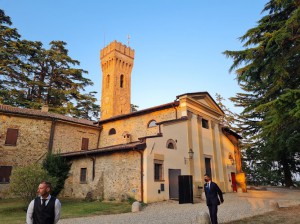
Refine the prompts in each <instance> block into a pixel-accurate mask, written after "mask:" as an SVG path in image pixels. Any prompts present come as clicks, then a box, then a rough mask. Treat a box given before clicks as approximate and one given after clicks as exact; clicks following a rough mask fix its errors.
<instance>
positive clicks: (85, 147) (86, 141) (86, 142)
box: [81, 138, 89, 150]
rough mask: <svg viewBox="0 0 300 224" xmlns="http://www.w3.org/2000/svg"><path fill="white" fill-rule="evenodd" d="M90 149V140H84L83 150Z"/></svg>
mask: <svg viewBox="0 0 300 224" xmlns="http://www.w3.org/2000/svg"><path fill="white" fill-rule="evenodd" d="M88 149H89V139H88V138H82V144H81V150H88Z"/></svg>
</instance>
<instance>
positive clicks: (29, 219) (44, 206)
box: [26, 181, 61, 224]
mask: <svg viewBox="0 0 300 224" xmlns="http://www.w3.org/2000/svg"><path fill="white" fill-rule="evenodd" d="M50 191H51V183H49V182H46V181H42V182H41V183H40V185H39V187H38V190H37V193H38V194H39V196H38V197H36V198H35V199H33V200H32V201H31V202H30V204H29V206H28V209H27V215H26V223H27V224H56V223H57V222H58V220H59V218H60V210H61V204H60V201H59V200H58V199H57V198H55V197H53V196H51V195H50Z"/></svg>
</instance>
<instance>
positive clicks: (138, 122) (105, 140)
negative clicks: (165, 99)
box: [100, 108, 176, 148]
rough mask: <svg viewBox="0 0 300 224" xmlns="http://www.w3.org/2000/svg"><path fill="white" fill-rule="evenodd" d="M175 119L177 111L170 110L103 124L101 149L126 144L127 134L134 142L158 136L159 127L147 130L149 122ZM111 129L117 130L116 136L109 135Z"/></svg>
mask: <svg viewBox="0 0 300 224" xmlns="http://www.w3.org/2000/svg"><path fill="white" fill-rule="evenodd" d="M175 118H176V115H175V110H174V109H173V108H169V109H164V110H160V111H155V112H152V113H149V114H144V115H140V116H137V117H130V118H127V119H124V120H117V121H113V122H109V123H105V124H103V130H102V132H101V142H100V148H101V147H105V146H111V145H118V144H124V143H126V139H124V136H123V134H124V133H125V132H127V133H129V134H130V135H131V141H132V142H134V141H138V138H141V137H145V136H150V135H156V134H158V133H159V129H158V126H156V127H151V128H147V125H148V123H149V121H151V120H156V122H161V121H166V120H172V119H175ZM111 128H114V129H115V130H116V134H115V135H109V134H108V133H109V130H110V129H111Z"/></svg>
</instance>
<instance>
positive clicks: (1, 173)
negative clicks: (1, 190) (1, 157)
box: [0, 166, 12, 183]
mask: <svg viewBox="0 0 300 224" xmlns="http://www.w3.org/2000/svg"><path fill="white" fill-rule="evenodd" d="M11 170H12V166H0V183H9V177H10V174H11Z"/></svg>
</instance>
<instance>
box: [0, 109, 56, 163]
mask: <svg viewBox="0 0 300 224" xmlns="http://www.w3.org/2000/svg"><path fill="white" fill-rule="evenodd" d="M0 127H1V129H0V164H1V165H3V166H24V165H27V164H30V163H34V162H37V161H40V160H41V159H42V158H43V157H44V155H45V154H46V153H47V152H48V143H49V138H50V135H49V133H50V129H51V121H50V120H38V119H30V118H26V117H16V116H7V115H1V116H0ZM8 128H14V129H18V130H19V132H18V139H17V144H16V145H15V146H10V145H5V140H6V133H7V129H8Z"/></svg>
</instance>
